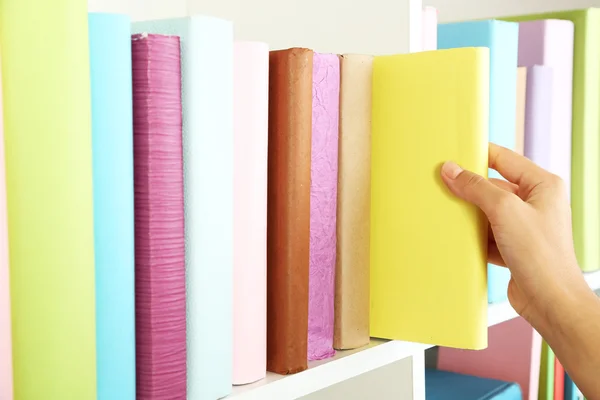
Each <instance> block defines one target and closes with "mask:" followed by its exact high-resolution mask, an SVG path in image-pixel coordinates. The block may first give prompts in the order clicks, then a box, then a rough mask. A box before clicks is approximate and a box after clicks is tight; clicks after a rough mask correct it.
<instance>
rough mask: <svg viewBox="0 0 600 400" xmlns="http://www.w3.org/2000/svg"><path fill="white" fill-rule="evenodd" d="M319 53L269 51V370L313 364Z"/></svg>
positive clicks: (290, 369)
mask: <svg viewBox="0 0 600 400" xmlns="http://www.w3.org/2000/svg"><path fill="white" fill-rule="evenodd" d="M312 82H313V52H312V50H308V49H301V48H293V49H287V50H278V51H271V53H270V55H269V167H268V184H267V186H268V197H267V204H268V211H267V370H268V371H271V372H276V373H279V374H292V373H296V372H300V371H303V370H305V369H306V368H307V365H308V364H307V352H308V280H309V278H308V276H309V247H310V245H309V244H310V175H311V171H310V167H311V134H312V96H313V94H312Z"/></svg>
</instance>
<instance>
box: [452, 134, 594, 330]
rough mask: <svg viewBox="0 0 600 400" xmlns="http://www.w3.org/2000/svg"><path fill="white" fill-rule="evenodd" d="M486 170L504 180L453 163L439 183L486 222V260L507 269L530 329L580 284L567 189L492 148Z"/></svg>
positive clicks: (555, 179)
mask: <svg viewBox="0 0 600 400" xmlns="http://www.w3.org/2000/svg"><path fill="white" fill-rule="evenodd" d="M489 166H490V168H492V169H495V170H496V171H498V172H499V173H500V174H501V175H502V176H503V177H504V178H505V179H506V180H507V181H504V180H500V179H489V180H487V179H484V178H483V177H481V176H479V175H477V174H474V173H473V172H470V171H465V170H463V169H461V168H460V167H459V166H458V165H456V164H455V163H453V162H447V163H445V164H444V165H443V167H442V179H443V180H444V182H445V183H446V185H447V186H448V188H449V189H450V190H451V191H452V192H453V193H454V194H455V195H456V196H458V197H460V198H462V199H463V200H466V201H468V202H470V203H473V204H475V205H476V206H478V207H479V208H480V209H481V210H482V211H483V212H484V213H485V215H486V216H487V218H488V219H489V222H490V228H491V229H490V230H491V232H490V235H489V246H488V254H489V256H488V258H489V262H490V263H492V264H496V265H500V266H506V267H508V268H509V269H510V272H511V276H512V277H511V280H510V283H509V287H508V298H509V301H510V303H511V305H512V306H513V307H514V309H515V310H516V311H517V312H518V313H519V314H520V315H522V316H523V317H525V319H527V320H528V321H529V322H530V323H532V325H533V324H534V323H533V321H532V319H535V317H536V316H537V315H540V314H545V311H546V307H551V306H552V302H553V301H555V299H556V298H557V294H558V293H560V292H564V290H566V289H565V288H568V287H572V286H573V285H575V286H580V285H581V281H583V278H582V276H581V271H580V270H579V268H578V266H577V260H576V257H575V251H574V247H573V237H572V228H571V210H570V206H569V201H568V197H567V191H566V190H567V189H566V188H565V185H564V183H563V181H562V180H561V179H560V178H559V177H557V176H556V175H553V174H551V173H549V172H547V171H545V170H543V169H542V168H540V167H539V166H537V165H536V164H534V163H533V162H532V161H530V160H528V159H527V158H525V157H523V156H520V155H518V154H516V153H514V152H512V151H510V150H508V149H505V148H503V147H500V146H497V145H494V144H490V147H489ZM569 282H571V283H572V284H573V285H569V284H568V283H569ZM583 283H584V284H585V282H583ZM559 297H560V296H559Z"/></svg>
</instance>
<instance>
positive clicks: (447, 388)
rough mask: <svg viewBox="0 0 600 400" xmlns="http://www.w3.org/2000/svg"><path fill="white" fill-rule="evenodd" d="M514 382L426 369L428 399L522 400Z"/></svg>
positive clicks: (426, 395) (517, 386)
mask: <svg viewBox="0 0 600 400" xmlns="http://www.w3.org/2000/svg"><path fill="white" fill-rule="evenodd" d="M522 398H523V395H522V394H521V388H520V387H519V385H518V384H516V383H513V382H504V381H499V380H496V379H488V378H479V377H476V376H471V375H462V374H455V373H453V372H446V371H438V370H436V369H429V368H428V369H425V399H426V400H522Z"/></svg>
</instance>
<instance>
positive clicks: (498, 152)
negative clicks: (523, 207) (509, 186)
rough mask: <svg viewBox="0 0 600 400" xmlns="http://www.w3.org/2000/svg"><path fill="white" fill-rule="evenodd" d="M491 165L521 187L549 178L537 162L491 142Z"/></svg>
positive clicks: (533, 184) (530, 185) (489, 160)
mask: <svg viewBox="0 0 600 400" xmlns="http://www.w3.org/2000/svg"><path fill="white" fill-rule="evenodd" d="M488 162H489V167H490V168H492V169H495V170H496V171H498V173H500V175H502V176H503V177H504V178H505V179H506V180H507V181H509V182H512V183H514V184H516V185H518V186H519V188H521V189H526V188H528V187H533V186H535V185H538V184H539V183H541V182H543V181H545V180H547V179H548V174H549V173H548V172H547V171H546V170H544V169H543V168H541V167H540V166H538V165H537V164H536V163H534V162H533V161H531V160H530V159H528V158H527V157H524V156H522V155H520V154H517V153H515V152H514V151H511V150H509V149H507V148H505V147H502V146H498V145H497V144H494V143H490V146H489V159H488Z"/></svg>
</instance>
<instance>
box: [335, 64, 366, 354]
mask: <svg viewBox="0 0 600 400" xmlns="http://www.w3.org/2000/svg"><path fill="white" fill-rule="evenodd" d="M372 87H373V57H372V56H368V55H358V54H344V55H342V56H340V111H339V113H340V122H339V149H338V151H339V154H338V191H337V195H338V197H337V254H336V269H335V324H334V336H333V347H334V348H336V349H340V350H343V349H352V348H356V347H361V346H364V345H366V344H368V343H369V340H370V337H369V265H370V261H369V252H370V247H369V245H370V241H369V230H370V222H371V219H370V212H371V92H372Z"/></svg>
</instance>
